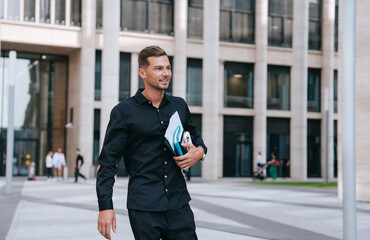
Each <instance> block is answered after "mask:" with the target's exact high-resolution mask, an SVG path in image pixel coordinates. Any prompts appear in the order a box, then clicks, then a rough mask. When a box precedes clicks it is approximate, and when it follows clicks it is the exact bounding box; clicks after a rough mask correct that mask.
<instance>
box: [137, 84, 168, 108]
mask: <svg viewBox="0 0 370 240" xmlns="http://www.w3.org/2000/svg"><path fill="white" fill-rule="evenodd" d="M142 93H143V95H144V97H146V98H147V99H148V100H149V101H151V102H152V105H153V106H154V107H156V108H158V107H159V105H160V104H161V102H162V99H163V97H164V90H157V89H150V88H145V89H144V91H143V92H142Z"/></svg>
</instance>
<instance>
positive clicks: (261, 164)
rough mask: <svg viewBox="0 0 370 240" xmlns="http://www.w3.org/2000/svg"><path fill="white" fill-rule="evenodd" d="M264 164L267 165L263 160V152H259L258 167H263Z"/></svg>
mask: <svg viewBox="0 0 370 240" xmlns="http://www.w3.org/2000/svg"><path fill="white" fill-rule="evenodd" d="M263 165H265V164H264V163H263V161H262V153H261V152H258V155H257V166H258V167H260V168H261V167H263Z"/></svg>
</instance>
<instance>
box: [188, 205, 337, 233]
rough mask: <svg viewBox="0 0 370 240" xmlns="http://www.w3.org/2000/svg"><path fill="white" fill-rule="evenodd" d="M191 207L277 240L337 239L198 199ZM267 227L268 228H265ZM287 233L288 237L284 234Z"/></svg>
mask: <svg viewBox="0 0 370 240" xmlns="http://www.w3.org/2000/svg"><path fill="white" fill-rule="evenodd" d="M191 206H194V207H196V208H200V209H202V210H203V211H206V212H209V213H212V214H215V215H218V216H220V217H223V218H226V219H229V220H233V221H236V222H239V223H242V224H245V225H248V226H251V227H253V228H256V229H257V231H260V232H265V233H266V232H269V233H271V234H273V236H275V238H274V239H277V240H296V239H297V236H300V240H301V239H302V240H303V239H310V240H311V239H320V240H334V239H338V238H334V237H330V236H327V235H324V234H321V233H316V232H312V231H309V230H305V229H302V228H298V227H294V226H290V225H287V224H283V223H280V222H276V221H273V220H269V219H266V218H261V217H258V216H255V215H251V214H247V213H243V212H239V211H236V210H234V209H231V208H227V207H224V206H220V205H217V204H213V203H210V202H206V201H203V200H200V199H193V200H192V201H191ZM267 226H268V227H267ZM288 232H289V235H288V234H286V233H288Z"/></svg>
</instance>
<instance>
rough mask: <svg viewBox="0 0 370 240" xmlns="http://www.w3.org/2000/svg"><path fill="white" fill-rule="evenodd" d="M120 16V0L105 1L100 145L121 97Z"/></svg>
mask: <svg viewBox="0 0 370 240" xmlns="http://www.w3.org/2000/svg"><path fill="white" fill-rule="evenodd" d="M119 17H120V1H119V0H110V1H103V33H104V36H103V38H104V42H103V51H102V77H101V79H102V81H101V103H102V108H101V114H100V139H101V141H100V147H102V146H103V142H104V137H105V131H106V128H107V125H108V122H109V117H110V112H111V111H112V108H113V107H114V106H115V105H116V104H117V103H118V98H119V95H118V91H119V38H118V35H119Z"/></svg>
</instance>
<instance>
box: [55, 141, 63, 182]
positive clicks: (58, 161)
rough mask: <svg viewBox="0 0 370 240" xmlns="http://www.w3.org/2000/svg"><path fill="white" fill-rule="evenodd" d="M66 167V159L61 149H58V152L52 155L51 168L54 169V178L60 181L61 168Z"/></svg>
mask: <svg viewBox="0 0 370 240" xmlns="http://www.w3.org/2000/svg"><path fill="white" fill-rule="evenodd" d="M65 165H66V158H65V156H64V153H62V149H61V148H58V152H55V153H54V155H53V167H54V176H55V177H56V178H57V179H58V180H62V166H65Z"/></svg>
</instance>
